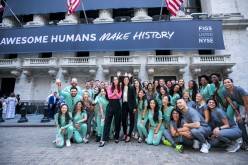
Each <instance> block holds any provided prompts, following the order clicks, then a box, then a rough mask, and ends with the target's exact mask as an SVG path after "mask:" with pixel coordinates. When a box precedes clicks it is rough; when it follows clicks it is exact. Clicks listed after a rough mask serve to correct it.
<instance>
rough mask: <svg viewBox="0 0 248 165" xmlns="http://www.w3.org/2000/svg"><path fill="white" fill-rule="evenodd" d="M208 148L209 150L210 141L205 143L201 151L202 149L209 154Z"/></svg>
mask: <svg viewBox="0 0 248 165" xmlns="http://www.w3.org/2000/svg"><path fill="white" fill-rule="evenodd" d="M208 150H209V146H208V143H203V144H202V147H201V150H200V151H201V152H202V153H205V154H207V153H208Z"/></svg>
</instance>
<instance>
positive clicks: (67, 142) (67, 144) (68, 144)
mask: <svg viewBox="0 0 248 165" xmlns="http://www.w3.org/2000/svg"><path fill="white" fill-rule="evenodd" d="M70 146H71V141H70V139H67V140H66V147H70Z"/></svg>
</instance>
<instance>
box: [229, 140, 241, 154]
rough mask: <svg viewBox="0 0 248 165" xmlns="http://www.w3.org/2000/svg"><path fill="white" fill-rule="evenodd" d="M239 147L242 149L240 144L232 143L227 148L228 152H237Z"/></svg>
mask: <svg viewBox="0 0 248 165" xmlns="http://www.w3.org/2000/svg"><path fill="white" fill-rule="evenodd" d="M238 149H240V144H239V143H237V142H236V143H235V144H232V145H230V146H229V147H228V148H227V149H226V151H227V152H236V151H237V150H238Z"/></svg>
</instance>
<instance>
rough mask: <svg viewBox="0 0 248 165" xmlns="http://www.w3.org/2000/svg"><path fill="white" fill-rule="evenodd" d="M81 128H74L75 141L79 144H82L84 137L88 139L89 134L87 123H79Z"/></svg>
mask: <svg viewBox="0 0 248 165" xmlns="http://www.w3.org/2000/svg"><path fill="white" fill-rule="evenodd" d="M79 125H80V127H79V128H78V129H76V128H74V139H75V141H76V142H77V143H82V141H83V138H82V135H81V134H83V137H86V133H87V124H86V123H79Z"/></svg>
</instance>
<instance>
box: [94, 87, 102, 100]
mask: <svg viewBox="0 0 248 165" xmlns="http://www.w3.org/2000/svg"><path fill="white" fill-rule="evenodd" d="M95 89H97V90H98V93H97V94H96V95H95V93H94V100H95V99H96V97H97V96H98V95H99V94H100V92H101V88H99V87H95V88H94V90H95Z"/></svg>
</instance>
